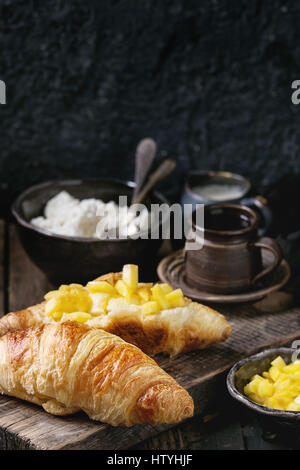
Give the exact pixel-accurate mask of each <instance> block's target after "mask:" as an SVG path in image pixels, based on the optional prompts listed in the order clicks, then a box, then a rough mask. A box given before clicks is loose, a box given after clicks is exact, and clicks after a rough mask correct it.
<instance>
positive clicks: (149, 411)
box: [0, 322, 194, 426]
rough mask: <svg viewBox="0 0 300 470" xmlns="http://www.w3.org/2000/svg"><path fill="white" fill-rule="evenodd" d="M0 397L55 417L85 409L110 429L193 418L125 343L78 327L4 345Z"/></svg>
mask: <svg viewBox="0 0 300 470" xmlns="http://www.w3.org/2000/svg"><path fill="white" fill-rule="evenodd" d="M0 358H1V360H0V392H1V393H3V394H6V395H10V396H14V397H17V398H21V399H24V400H27V401H30V402H32V403H35V404H37V405H41V406H42V407H43V408H44V410H46V411H47V412H48V413H51V414H54V415H67V414H72V413H75V412H77V411H79V410H83V411H84V412H85V413H86V414H87V415H88V416H89V417H90V418H91V419H94V420H97V421H102V422H105V423H108V424H111V425H113V426H119V425H123V426H132V425H134V424H139V423H148V424H151V425H156V424H159V423H176V422H179V421H181V420H182V419H184V418H188V417H191V416H192V415H193V409H194V405H193V400H192V398H191V397H190V395H189V394H188V393H187V392H186V391H185V390H184V389H183V388H182V387H181V386H180V385H179V384H178V383H177V382H176V381H175V380H174V379H173V378H172V377H170V375H168V374H167V373H166V372H164V371H163V370H162V369H161V368H160V367H159V366H158V365H157V364H156V363H155V362H154V361H153V359H151V358H150V357H148V356H147V355H146V354H144V353H143V352H142V351H141V350H140V349H138V348H137V347H136V346H133V345H131V344H128V343H126V342H125V341H123V340H122V339H121V338H119V337H117V336H115V335H112V334H110V333H107V332H105V331H102V330H100V329H97V328H90V327H88V326H86V325H80V324H79V323H77V322H65V323H53V324H48V325H45V324H44V325H40V326H37V327H31V328H27V329H25V330H18V331H15V332H10V333H7V334H6V335H4V336H2V337H1V338H0Z"/></svg>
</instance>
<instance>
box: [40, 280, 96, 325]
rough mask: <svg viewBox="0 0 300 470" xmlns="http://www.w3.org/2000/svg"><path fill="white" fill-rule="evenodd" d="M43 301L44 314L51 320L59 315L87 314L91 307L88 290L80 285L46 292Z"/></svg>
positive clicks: (65, 286)
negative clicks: (44, 300)
mask: <svg viewBox="0 0 300 470" xmlns="http://www.w3.org/2000/svg"><path fill="white" fill-rule="evenodd" d="M45 299H46V305H45V313H46V314H47V315H48V316H50V317H52V318H53V319H56V318H58V317H59V313H61V314H62V313H71V312H78V311H80V312H89V311H90V309H91V307H92V299H91V298H90V294H89V292H88V290H87V289H86V288H85V287H83V286H81V285H80V284H70V285H69V286H67V285H62V286H60V288H59V289H58V290H56V291H51V292H48V294H46V296H45Z"/></svg>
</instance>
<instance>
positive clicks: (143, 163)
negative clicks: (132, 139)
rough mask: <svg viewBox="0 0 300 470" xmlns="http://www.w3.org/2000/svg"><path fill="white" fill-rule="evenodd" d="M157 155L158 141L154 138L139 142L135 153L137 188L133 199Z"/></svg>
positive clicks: (134, 197)
mask: <svg viewBox="0 0 300 470" xmlns="http://www.w3.org/2000/svg"><path fill="white" fill-rule="evenodd" d="M155 155H156V143H155V141H154V140H153V139H150V138H146V139H143V140H141V141H140V142H139V144H138V146H137V149H136V155H135V176H134V181H135V188H134V190H133V195H132V201H134V200H135V199H136V197H137V195H138V194H139V192H140V191H141V189H142V186H143V184H144V182H145V179H146V176H147V174H148V171H149V169H150V167H151V165H152V163H153V160H154V158H155Z"/></svg>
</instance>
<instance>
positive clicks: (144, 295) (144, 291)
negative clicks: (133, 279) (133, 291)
mask: <svg viewBox="0 0 300 470" xmlns="http://www.w3.org/2000/svg"><path fill="white" fill-rule="evenodd" d="M137 293H138V296H139V297H140V299H141V300H142V301H143V302H148V301H149V300H150V289H148V288H147V287H139V288H138V291H137Z"/></svg>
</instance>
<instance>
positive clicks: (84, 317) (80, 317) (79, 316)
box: [62, 312, 92, 323]
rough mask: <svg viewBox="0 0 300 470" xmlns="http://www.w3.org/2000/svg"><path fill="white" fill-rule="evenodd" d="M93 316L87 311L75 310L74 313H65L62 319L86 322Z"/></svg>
mask: <svg viewBox="0 0 300 470" xmlns="http://www.w3.org/2000/svg"><path fill="white" fill-rule="evenodd" d="M90 318H92V316H91V315H90V314H89V313H86V312H73V313H64V315H63V317H62V321H68V320H69V321H78V322H79V323H85V322H86V321H88V320H89V319H90Z"/></svg>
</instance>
